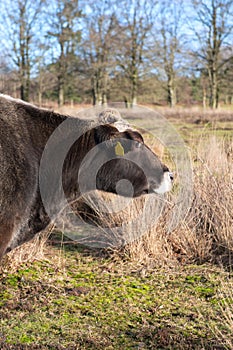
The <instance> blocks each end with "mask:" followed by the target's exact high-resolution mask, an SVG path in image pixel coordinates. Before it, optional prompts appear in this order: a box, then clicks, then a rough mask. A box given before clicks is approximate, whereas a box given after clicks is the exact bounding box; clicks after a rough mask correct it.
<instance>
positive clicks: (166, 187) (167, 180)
mask: <svg viewBox="0 0 233 350" xmlns="http://www.w3.org/2000/svg"><path fill="white" fill-rule="evenodd" d="M172 179H173V175H172V173H170V172H169V171H166V172H165V173H164V175H163V181H162V183H161V185H160V186H159V187H158V188H155V189H153V191H154V192H155V193H158V194H163V193H165V192H169V191H171V189H172Z"/></svg>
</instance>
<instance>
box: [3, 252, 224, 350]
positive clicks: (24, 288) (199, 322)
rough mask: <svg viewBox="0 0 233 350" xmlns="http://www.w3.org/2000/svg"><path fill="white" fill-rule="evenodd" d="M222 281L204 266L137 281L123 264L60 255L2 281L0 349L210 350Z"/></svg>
mask: <svg viewBox="0 0 233 350" xmlns="http://www.w3.org/2000/svg"><path fill="white" fill-rule="evenodd" d="M56 253H57V251H56V250H54V252H53V254H56ZM226 276H227V274H226V273H224V272H223V271H222V270H220V269H217V268H214V269H213V268H211V267H210V266H189V267H183V268H174V270H173V269H171V270H161V269H160V270H158V271H156V270H154V271H151V272H148V273H146V275H145V276H141V275H140V273H139V272H137V271H136V270H133V271H131V269H130V268H129V267H127V264H126V266H125V267H123V268H122V263H120V262H118V263H117V262H116V263H114V264H113V262H112V261H109V260H106V259H104V258H95V257H91V256H89V257H88V256H83V255H82V254H80V253H78V252H77V251H75V250H72V251H70V252H69V251H67V252H64V265H63V266H60V267H57V266H56V265H54V263H49V262H43V261H42V262H35V263H33V264H30V265H25V266H22V267H21V268H20V269H19V270H18V271H16V272H15V273H13V274H10V273H8V274H6V275H3V276H2V277H1V279H0V290H1V295H0V296H1V298H0V302H1V304H0V345H1V349H4V346H6V349H7V346H9V345H10V344H11V345H12V346H14V347H15V348H19V346H26V347H27V346H28V347H29V348H30V346H31V348H36V346H38V349H39V348H42V349H203V348H205V349H213V348H214V347H213V346H214V345H216V344H218V345H219V339H218V337H216V334H215V332H214V329H215V327H218V328H219V327H220V328H221V329H223V332H225V330H224V324H223V323H222V320H221V319H219V310H220V303H221V297H220V296H219V295H220V294H219V290H220V289H221V282H222V280H225V279H226ZM210 321H211V323H212V326H211V327H210V324H209V322H210ZM4 344H5V345H4ZM7 344H8V345H7ZM26 347H25V348H26Z"/></svg>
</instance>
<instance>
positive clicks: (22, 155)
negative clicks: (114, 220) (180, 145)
mask: <svg viewBox="0 0 233 350" xmlns="http://www.w3.org/2000/svg"><path fill="white" fill-rule="evenodd" d="M171 183H172V175H171V173H170V172H169V170H168V168H167V167H166V166H165V165H164V164H163V163H161V161H160V160H159V158H158V157H157V156H156V155H155V154H154V153H153V152H152V151H151V150H150V149H149V147H148V146H146V145H145V144H144V141H143V137H142V135H141V134H140V133H139V132H137V131H134V130H132V129H124V130H123V129H122V131H119V130H118V129H117V128H116V127H115V126H114V125H110V124H105V125H97V124H96V123H95V122H93V121H87V120H81V119H78V118H73V117H69V116H65V115H61V114H58V113H54V112H52V111H49V110H45V109H40V108H37V107H35V106H33V105H31V104H29V103H25V102H23V101H21V100H16V99H13V98H10V97H6V96H4V95H1V96H0V193H1V195H0V258H1V256H3V255H4V254H5V253H6V252H7V251H10V250H12V249H13V248H15V247H16V246H19V245H20V244H22V243H24V242H26V241H28V240H29V239H31V238H32V237H34V235H35V234H36V233H37V232H40V231H41V230H43V229H45V228H46V227H47V226H48V224H49V223H50V221H51V220H52V219H53V218H54V217H55V216H56V215H57V214H59V212H60V210H61V209H62V208H63V206H65V205H66V204H67V203H71V202H73V201H74V200H76V199H77V198H79V196H80V195H83V194H84V193H86V192H89V191H92V190H96V189H98V190H102V191H105V192H112V193H118V194H120V195H121V196H126V197H136V196H140V195H142V194H146V193H149V192H156V193H164V192H166V191H169V190H170V189H171ZM119 184H120V185H119Z"/></svg>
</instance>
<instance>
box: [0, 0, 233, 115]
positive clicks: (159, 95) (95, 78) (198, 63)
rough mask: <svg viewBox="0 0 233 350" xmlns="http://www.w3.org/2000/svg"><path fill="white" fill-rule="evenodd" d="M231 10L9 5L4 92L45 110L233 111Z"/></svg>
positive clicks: (23, 0)
mask: <svg viewBox="0 0 233 350" xmlns="http://www.w3.org/2000/svg"><path fill="white" fill-rule="evenodd" d="M232 16H233V2H232V1H229V0H221V1H220V0H211V1H210V0H189V1H182V0H174V1H170V0H34V1H30V0H6V1H4V2H1V4H0V38H1V54H0V91H1V92H2V93H6V94H10V95H12V96H14V97H20V98H22V99H24V100H26V101H29V100H30V101H34V102H35V103H37V104H39V105H43V104H44V103H45V101H56V102H57V103H58V105H60V106H62V105H63V104H65V103H93V104H104V103H106V102H107V101H121V102H122V101H124V102H125V103H126V104H127V105H128V106H131V105H134V104H136V103H137V102H139V103H150V104H153V103H154V104H163V105H169V106H171V107H173V106H175V105H176V104H177V103H179V104H185V105H191V104H203V105H204V106H210V107H212V108H216V107H218V105H219V102H220V101H221V103H227V104H228V103H233V51H232V50H233V21H232Z"/></svg>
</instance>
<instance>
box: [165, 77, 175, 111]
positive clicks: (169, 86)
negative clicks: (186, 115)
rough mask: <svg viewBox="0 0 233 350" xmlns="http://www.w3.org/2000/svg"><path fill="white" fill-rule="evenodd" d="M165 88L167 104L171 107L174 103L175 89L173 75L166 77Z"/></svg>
mask: <svg viewBox="0 0 233 350" xmlns="http://www.w3.org/2000/svg"><path fill="white" fill-rule="evenodd" d="M167 90H168V104H169V106H170V107H171V108H173V107H175V105H176V90H175V87H174V77H173V76H172V75H171V76H169V77H168V82H167Z"/></svg>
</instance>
